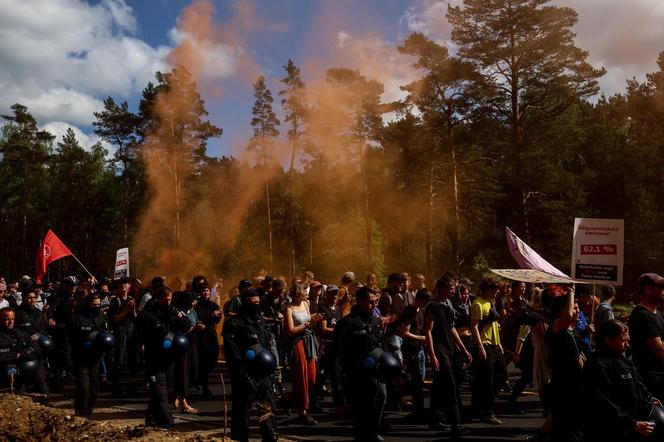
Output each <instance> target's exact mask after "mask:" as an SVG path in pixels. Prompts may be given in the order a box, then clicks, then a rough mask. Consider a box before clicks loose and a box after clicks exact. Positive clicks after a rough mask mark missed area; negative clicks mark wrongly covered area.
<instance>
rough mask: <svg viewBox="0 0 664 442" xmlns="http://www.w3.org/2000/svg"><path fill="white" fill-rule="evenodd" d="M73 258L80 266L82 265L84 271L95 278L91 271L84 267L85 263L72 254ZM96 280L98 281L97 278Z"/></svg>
mask: <svg viewBox="0 0 664 442" xmlns="http://www.w3.org/2000/svg"><path fill="white" fill-rule="evenodd" d="M71 256H72V258H74V259H75V260H76V262H77V263H79V265H80V266H81V267H83V270H85V272H86V273H87V274H88V275H90V276H91V277H92V278H94V277H95V276H94V275H93V274H92V273H90V270H88V269H87V268H86V267H85V266H84V265H83V263H82V262H81V261H79V259H78V258H77V257H76V255H74V254H73V253H72V254H71ZM95 279H96V278H95Z"/></svg>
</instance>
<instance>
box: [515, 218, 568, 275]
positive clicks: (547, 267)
mask: <svg viewBox="0 0 664 442" xmlns="http://www.w3.org/2000/svg"><path fill="white" fill-rule="evenodd" d="M505 236H507V245H508V246H509V248H510V253H511V254H512V257H513V258H514V260H515V261H516V262H517V264H519V267H521V268H522V269H535V270H539V271H541V272H545V273H548V274H550V275H556V276H562V277H565V278H568V279H569V276H567V275H566V274H564V273H563V272H561V271H560V270H558V269H557V268H555V267H554V266H553V265H551V264H550V263H549V262H548V261H547V260H546V259H544V258H542V257H541V256H540V255H539V253H537V252H536V251H534V250H533V249H532V248H530V246H529V245H528V244H526V243H525V242H523V241H521V238H519V237H518V236H516V235H515V234H514V232H512V231H511V230H510V229H509V227H505Z"/></svg>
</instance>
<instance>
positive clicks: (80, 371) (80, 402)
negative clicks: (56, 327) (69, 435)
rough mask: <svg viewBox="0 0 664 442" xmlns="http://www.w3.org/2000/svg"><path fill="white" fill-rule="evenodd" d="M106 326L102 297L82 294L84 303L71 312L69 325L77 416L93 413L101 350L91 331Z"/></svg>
mask: <svg viewBox="0 0 664 442" xmlns="http://www.w3.org/2000/svg"><path fill="white" fill-rule="evenodd" d="M106 329H107V323H106V316H105V315H104V314H103V313H102V311H101V298H100V297H99V295H98V294H97V293H92V294H89V295H88V296H87V297H86V298H85V306H84V307H83V308H81V309H80V310H79V311H78V313H76V314H75V315H74V316H73V318H72V321H71V327H70V329H69V337H70V342H71V347H72V360H73V362H74V364H75V366H76V371H75V373H76V374H75V377H76V393H75V397H74V411H75V413H76V415H77V416H82V417H85V418H90V417H91V416H92V410H93V409H94V407H95V402H96V401H97V396H98V394H99V383H100V373H99V363H100V361H101V357H102V354H103V352H102V351H100V349H99V348H98V346H97V345H96V343H95V339H94V336H95V335H94V334H95V333H99V332H102V331H104V330H106Z"/></svg>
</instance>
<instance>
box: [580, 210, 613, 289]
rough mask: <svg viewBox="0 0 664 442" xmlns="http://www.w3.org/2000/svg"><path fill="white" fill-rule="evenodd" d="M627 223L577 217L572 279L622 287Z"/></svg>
mask: <svg viewBox="0 0 664 442" xmlns="http://www.w3.org/2000/svg"><path fill="white" fill-rule="evenodd" d="M624 245H625V220H622V219H600V218H575V219H574V240H573V246H572V278H574V279H576V280H579V281H587V282H593V283H600V284H616V285H622V282H623V260H624V255H625V248H624Z"/></svg>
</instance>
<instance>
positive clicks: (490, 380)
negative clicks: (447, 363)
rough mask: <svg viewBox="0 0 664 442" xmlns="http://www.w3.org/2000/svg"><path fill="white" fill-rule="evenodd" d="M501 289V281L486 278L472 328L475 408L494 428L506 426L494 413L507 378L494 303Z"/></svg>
mask: <svg viewBox="0 0 664 442" xmlns="http://www.w3.org/2000/svg"><path fill="white" fill-rule="evenodd" d="M499 289H500V282H499V281H498V279H496V278H495V277H493V276H486V277H484V279H482V281H481V282H480V285H479V294H478V297H477V298H476V299H475V301H473V305H472V306H471V308H470V329H471V333H472V335H473V342H474V344H475V354H474V355H473V364H472V371H473V384H472V406H473V409H474V410H475V412H476V413H478V414H479V417H480V420H482V421H483V422H485V423H488V424H492V425H500V424H502V421H501V420H500V419H498V418H497V417H496V415H495V413H494V398H495V395H496V394H497V392H498V391H499V390H500V388H502V386H503V385H504V383H505V381H506V379H507V371H506V368H505V357H504V353H503V347H502V345H501V343H500V331H499V328H498V320H499V319H500V315H499V314H498V312H497V311H496V308H495V306H494V304H493V300H494V299H495V297H496V294H497V293H498V290H499Z"/></svg>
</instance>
